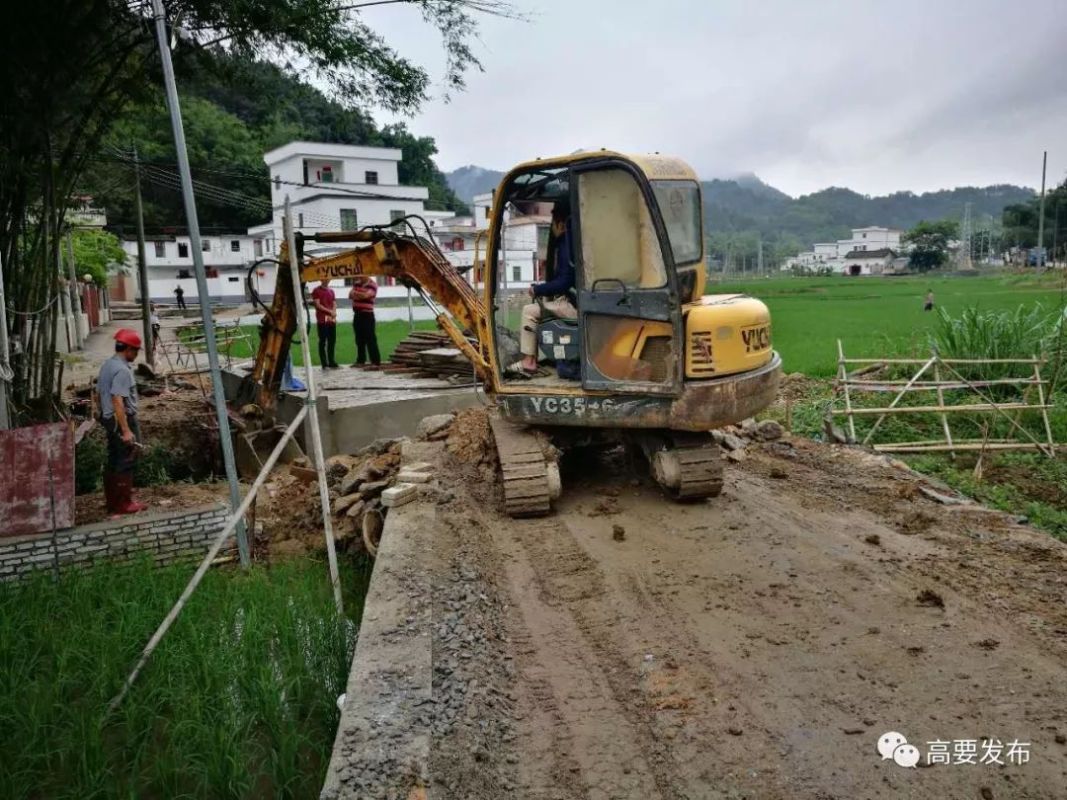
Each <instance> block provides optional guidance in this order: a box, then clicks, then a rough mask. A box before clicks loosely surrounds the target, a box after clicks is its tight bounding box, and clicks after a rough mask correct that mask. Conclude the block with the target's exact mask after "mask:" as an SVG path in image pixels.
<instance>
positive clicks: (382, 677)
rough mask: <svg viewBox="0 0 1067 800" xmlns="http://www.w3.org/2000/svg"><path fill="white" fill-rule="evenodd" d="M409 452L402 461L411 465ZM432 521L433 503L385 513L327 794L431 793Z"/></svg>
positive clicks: (335, 798)
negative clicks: (429, 784)
mask: <svg viewBox="0 0 1067 800" xmlns="http://www.w3.org/2000/svg"><path fill="white" fill-rule="evenodd" d="M438 447H439V445H438ZM419 452H421V453H426V452H427V451H425V450H420V451H419ZM411 455H412V453H411V452H410V451H407V452H404V453H403V454H402V458H403V459H404V460H406V461H408V462H409V463H410V462H411V460H412V459H411ZM413 488H414V487H413ZM433 521H434V505H433V504H432V503H426V502H414V503H409V504H407V505H405V506H402V507H400V508H393V509H390V511H389V514H388V515H387V516H386V519H385V530H384V531H383V533H382V540H381V544H380V546H379V548H378V557H377V560H376V561H375V564H374V573H373V575H372V576H371V582H370V588H369V590H368V592H367V599H366V604H365V606H364V612H363V622H362V624H361V626H360V631H359V641H358V642H357V644H356V652H355V655H354V656H353V658H352V669H351V672H350V673H349V677H348V685H347V688H346V701H345V704H344V706H343V707H342V708H341V721H340V723H339V724H338V727H337V738H336V739H335V740H334V746H333V754H332V755H331V757H330V764H329V767H328V769H327V772H326V781H325V783H324V785H323V788H322V793H321V797H322V798H323V800H340V799H341V798H351V800H357V798H358V799H359V800H364V799H365V798H371V797H396V798H401V799H406V798H414V797H425V794H424V792H425V790H426V787H427V783H428V770H429V761H430V724H429V723H430V720H431V715H432V710H433V694H432V683H431V681H432V669H433V663H432V652H431V643H432V625H433V619H432V604H431V597H432V591H433V585H432V575H433V569H432V563H433V559H434V554H433V528H434V525H433Z"/></svg>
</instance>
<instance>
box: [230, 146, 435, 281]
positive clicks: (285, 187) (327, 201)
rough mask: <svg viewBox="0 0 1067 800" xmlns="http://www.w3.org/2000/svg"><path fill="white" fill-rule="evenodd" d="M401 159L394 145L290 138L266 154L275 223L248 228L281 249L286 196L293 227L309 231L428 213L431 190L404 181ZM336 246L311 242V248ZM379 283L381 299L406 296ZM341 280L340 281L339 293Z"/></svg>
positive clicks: (325, 249) (271, 249)
mask: <svg viewBox="0 0 1067 800" xmlns="http://www.w3.org/2000/svg"><path fill="white" fill-rule="evenodd" d="M401 158H402V153H401V151H400V150H398V149H396V148H391V147H364V146H362V145H347V144H333V143H328V142H289V143H288V144H286V145H283V146H281V147H278V148H275V149H274V150H271V151H269V152H267V153H265V154H264V156H263V160H264V161H265V162H266V164H267V169H268V170H269V172H270V177H271V188H270V193H271V206H272V209H273V213H272V216H271V221H270V222H267V223H265V224H263V225H257V226H255V227H253V228H249V229H248V232H249V234H251V235H253V236H262V237H264V238H265V239H266V240H267V244H266V248H267V249H268V251H269V252H270V253H271V254H275V253H277V252H278V248H279V246H280V244H281V241H282V236H283V234H282V217H283V213H284V209H285V198H286V197H288V198H289V201H290V205H291V207H292V213H293V222H294V227H295V229H296V230H298V231H301V232H303V233H305V234H307V235H312V234H314V233H315V232H316V231H341V230H358V229H359V228H362V227H364V226H366V225H388V224H389V223H390V222H394V221H396V220H398V219H402V218H403V217H405V216H407V215H408V214H419V215H425V213H426V212H425V202H426V200H427V199H428V198H429V196H430V190H429V189H427V188H426V187H425V186H402V185H401V184H400V182H399V175H398V173H399V169H398V165H399V164H400V160H401ZM335 249H337V248H336V247H330V246H328V245H318V244H314V245H312V244H309V246H308V251H307V252H315V251H319V252H328V251H330V250H335ZM380 283H381V284H382V290H381V291H380V292H379V296H380V297H390V296H401V295H404V294H406V290H404V289H403V288H402V287H399V286H398V287H395V288H394V287H392V286H391V281H380ZM340 284H341V282H340V281H338V282H337V286H335V287H334V288H335V291H337V290H338V289H340V288H341V285H340ZM338 293H339V294H340V292H338Z"/></svg>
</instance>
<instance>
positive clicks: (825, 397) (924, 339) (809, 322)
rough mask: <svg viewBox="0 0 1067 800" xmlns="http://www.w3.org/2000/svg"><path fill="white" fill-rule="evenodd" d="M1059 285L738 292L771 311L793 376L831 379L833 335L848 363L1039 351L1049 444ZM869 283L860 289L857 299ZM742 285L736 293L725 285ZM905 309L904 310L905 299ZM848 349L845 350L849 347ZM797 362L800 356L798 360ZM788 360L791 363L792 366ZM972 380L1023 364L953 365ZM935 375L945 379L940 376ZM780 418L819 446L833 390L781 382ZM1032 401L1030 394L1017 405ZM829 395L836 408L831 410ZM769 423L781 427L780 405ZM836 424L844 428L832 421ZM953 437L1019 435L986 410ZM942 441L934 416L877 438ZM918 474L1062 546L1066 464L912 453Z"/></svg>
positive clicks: (1056, 401)
mask: <svg viewBox="0 0 1067 800" xmlns="http://www.w3.org/2000/svg"><path fill="white" fill-rule="evenodd" d="M1062 286H1063V279H1062V278H1060V277H1058V276H1002V277H983V278H941V279H937V280H930V279H910V278H909V279H881V280H879V279H874V280H871V281H868V280H867V279H863V280H861V281H857V280H854V279H853V280H846V279H841V278H839V279H786V280H778V279H775V280H768V281H763V282H753V283H750V284H746V285H745V286H744V287H743V288H744V289H745V291H747V292H748V293H750V294H753V295H755V296H758V297H761V298H763V299H764V300H766V302H767V303H768V305H769V306H770V308H771V313H772V317H773V319H774V325H775V345H776V347H777V348H778V349H779V350H780V351H781V352H782V353H783V359H784V360H785V362H786V370H787V372H792V371H804V372H807V373H808V374H810V375H816V376H829V375H832V374H833V371H834V366H835V365H834V356H835V351H836V343H835V339H836V338H837V337H841V338H842V340H843V341H844V342H845V344H846V352H847V353H848V354H851V355H855V356H860V355H863V356H867V357H874V356H879V355H903V354H908V355H915V356H922V357H925V356H927V355H928V354H929V348H930V345H931V343H932V344H935V345H936V347H937V349H938V352H939V353H941V354H942V355H943V356H945V357H955V358H1025V357H1029V356H1031V355H1033V354H1037V353H1040V354H1044V355H1045V356H1047V357H1048V359H1049V363H1048V364H1047V365H1046V367H1045V369H1044V371H1043V377H1044V378H1046V379H1047V380H1050V381H1051V382H1052V383H1053V384H1056V386H1055V388H1054V390H1053V392H1052V394H1051V396H1050V397H1047V398H1046V400H1047V401H1050V402H1052V404H1053V406H1054V407H1053V408H1052V409H1050V410H1049V412H1048V413H1049V421H1050V426H1051V429H1052V435H1053V439H1054V440H1055V441H1057V442H1067V392H1065V379H1067V375H1065V374H1064V371H1063V369H1062V367H1063V365H1064V363H1065V362H1067V332H1065V330H1064V328H1065V326H1064V324H1063V322H1062V321H1061V318H1062V313H1063V312H1062V309H1063V295H1062V294H1061V290H1062ZM863 287H869V290H868V292H866V293H858V290H859V289H862V288H863ZM927 287H930V288H933V290H934V292H935V294H936V296H937V300H938V304H939V306H940V311H939V313H937V314H927V313H924V312H923V311H922V310H921V300H922V294H923V293H924V292H925V290H926V288H927ZM730 288H741V287H730ZM913 301H914V302H913ZM853 343H855V346H853ZM805 359H806V360H805ZM798 362H799V365H798ZM915 369H916V367H915V366H900V367H890V368H889V369H887V370H886V371H883V372H882V373H880V374H879V377H880V378H883V379H896V380H901V379H907V378H910V377H911V375H912V374H914V371H915ZM958 369H959V370H960V372H961V374H963V375H964V376H965V377H966V378H968V379H971V380H976V379H996V378H1004V377H1023V376H1028V375H1029V374H1030V368H1029V367H1027V366H1025V365H987V366H981V367H978V366H970V365H968V366H963V365H961V366H959V367H958ZM942 377H948V376H945V375H943V376H942ZM786 391H787V392H788V393H789V395H790V396H791V397H792V402H791V403H790V407H789V417H790V423H791V426H792V429H793V431H794V432H795V433H798V434H800V435H806V436H812V437H815V438H821V437H822V436H823V435H824V419H825V416H826V413H827V410H828V408H829V406H830V404H831V402H832V401H833V382H832V381H831V380H830V379H829V378H824V379H822V380H810V379H809V380H803V381H800V382H790V383H789V384H787V387H786ZM985 392H986V393H987V395H988V396H992V397H994V399H998V400H1008V399H1012V400H1019V399H1022V398H1021V397H1020V395H1019V389H1018V388H1016V387H1011V388H1009V387H989V388H987V389H986V390H985ZM891 397H892V396H891V395H887V394H884V393H853V395H852V403H853V405H854V406H868V407H874V406H882V405H885V404H886V403H887V402H888V401H889V400H890V399H891ZM945 399H946V402H948V403H950V404H951V403H963V402H969V403H975V402H981V398H979V397H977V396H976V395H973V394H971V393H969V392H968V391H967V390H955V391H946V392H945ZM1027 399H1028V400H1029V401H1030V402H1036V401H1037V397H1036V395H1035V394H1034V393H1033V392H1032V391H1031V393H1030V395H1029V396H1028V398H1027ZM908 402H909V404H911V405H916V404H918V405H934V404H936V402H937V397H936V393H934V392H914V393H912V394H911V396H910V397H909V401H908ZM841 405H842V404H841V401H840V399H838V401H837V407H838V408H840V407H841ZM769 416H772V417H773V418H776V419H779V420H780V421H784V419H785V416H786V413H785V408H784V407H783V405H782V404H779V405H778V406H776V407H774V408H772V409H771V410H770V411H769ZM1016 419H1017V421H1018V422H1019V423H1020V424H1022V425H1023V426H1024V427H1026V428H1027V429H1028V430H1030V431H1033V432H1035V434H1036V435H1038V437H1039V438H1043V423H1042V420H1041V418H1040V416H1039V415H1038V414H1037V413H1035V412H1027V413H1025V414H1020V415H1016ZM835 421H836V423H837V424H838V425H839V426H840V427H841V428H844V420H843V418H841V417H837V418H836V420H835ZM872 422H873V419H872V418H871V417H865V418H857V422H856V430H857V438H858V439H861V440H862V439H863V437H864V434H865V433H866V431H868V430H869V429H870V427H871V424H872ZM951 426H952V431H953V436H954V439H956V440H959V439H965V438H966V439H983V438H985V437H987V436H988V437H989V438H994V439H995V438H1005V439H1011V438H1018V435H1017V434H1016V432H1015V431H1013V430H1012V426H1011V423H1010V422H1009V421H1008V420H1007V419H1006V418H1005V417H1003V416H1000V415H991V414H988V413H985V414H982V413H975V414H969V413H965V414H953V415H952V416H951ZM942 437H943V431H942V429H941V420H940V418H939V417H936V416H935V415H931V414H927V415H893V416H889V417H886V419H885V422H884V424H883V425H882V426H881V427H880V428H879V432H878V435H877V438H876V441H879V442H891V441H897V442H902V441H919V440H932V439H940V438H942ZM907 460H908V462H909V463H910V464H911V465H912V466H913V467H915V468H916V469H917V470H919V471H921V472H925V473H927V474H931V475H936V476H937V477H939V478H941V479H942V480H944V481H945V482H946V483H948V484H950V485H951V486H953V487H954V488H956V489H958V490H959V491H961V492H964V493H965V494H968V495H970V496H972V497H975V498H977V499H979V500H980V501H982V502H984V503H987V504H988V505H990V506H992V507H995V508H999V509H1001V510H1004V511H1009V512H1012V513H1015V514H1021V515H1025V516H1026V517H1028V518H1029V519H1030V521H1031V522H1032V523H1033V524H1034V525H1036V526H1037V527H1040V528H1043V529H1045V530H1047V531H1049V532H1050V533H1052V534H1053V535H1055V536H1057V537H1060V538H1064V539H1067V458H1065V457H1064V456H1062V455H1061V456H1058V457H1057V458H1055V459H1049V458H1047V457H1045V456H1044V455H1041V454H1037V453H999V454H995V455H987V456H986V457H985V458H984V459H983V463H982V466H981V469H979V470H976V469H975V466H976V462H977V457H976V454H974V453H969V454H964V453H961V454H959V456H958V457H957V458H955V459H953V458H952V457H951V456H950V455H949V454H947V453H945V454H923V455H914V456H908V457H907Z"/></svg>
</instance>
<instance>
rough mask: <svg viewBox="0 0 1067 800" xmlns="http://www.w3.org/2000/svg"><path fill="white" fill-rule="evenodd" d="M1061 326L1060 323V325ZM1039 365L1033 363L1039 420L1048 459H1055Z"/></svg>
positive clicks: (1054, 445) (1054, 446) (1054, 447)
mask: <svg viewBox="0 0 1067 800" xmlns="http://www.w3.org/2000/svg"><path fill="white" fill-rule="evenodd" d="M1060 324H1061V325H1062V324H1063V323H1062V322H1061V323H1060ZM1040 366H1041V365H1040V364H1038V363H1037V362H1036V361H1035V362H1034V380H1035V381H1036V382H1037V383H1036V386H1037V402H1038V403H1039V404H1040V405H1041V406H1042V408H1041V420H1042V422H1044V423H1045V435H1046V436H1048V457H1049V458H1055V456H1056V444H1055V442H1054V441H1053V439H1052V426H1051V425H1049V423H1048V408H1047V407H1046V406H1045V387H1044V383H1043V382H1042V380H1041V369H1040Z"/></svg>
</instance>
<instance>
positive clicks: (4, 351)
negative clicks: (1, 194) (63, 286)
mask: <svg viewBox="0 0 1067 800" xmlns="http://www.w3.org/2000/svg"><path fill="white" fill-rule="evenodd" d="M8 353H9V351H8V346H7V300H6V299H5V298H4V255H3V253H0V431H6V430H7V429H8V428H10V427H11V419H10V418H9V417H8V414H7V387H8V384H9V383H10V382H11V379H12V378H14V377H15V374H14V372H12V370H11V361H10V359H9V357H8Z"/></svg>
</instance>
